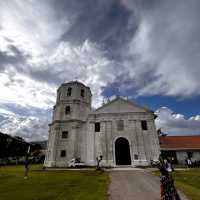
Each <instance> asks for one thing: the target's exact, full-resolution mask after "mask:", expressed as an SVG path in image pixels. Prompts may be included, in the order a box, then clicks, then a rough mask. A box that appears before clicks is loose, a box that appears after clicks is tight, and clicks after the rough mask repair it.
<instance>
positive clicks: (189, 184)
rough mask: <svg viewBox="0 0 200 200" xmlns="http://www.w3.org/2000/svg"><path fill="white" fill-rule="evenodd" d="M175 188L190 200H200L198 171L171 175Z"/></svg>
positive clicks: (199, 170) (199, 176)
mask: <svg viewBox="0 0 200 200" xmlns="http://www.w3.org/2000/svg"><path fill="white" fill-rule="evenodd" d="M173 177H174V179H175V184H176V186H177V187H178V188H179V189H180V190H181V191H183V192H184V193H185V194H186V196H188V197H189V198H190V199H191V200H200V169H190V170H186V171H177V172H175V173H173Z"/></svg>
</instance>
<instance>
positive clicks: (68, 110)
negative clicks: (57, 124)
mask: <svg viewBox="0 0 200 200" xmlns="http://www.w3.org/2000/svg"><path fill="white" fill-rule="evenodd" d="M65 114H66V115H68V114H70V106H66V107H65Z"/></svg>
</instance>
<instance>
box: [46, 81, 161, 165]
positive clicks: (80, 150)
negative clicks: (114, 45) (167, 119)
mask: <svg viewBox="0 0 200 200" xmlns="http://www.w3.org/2000/svg"><path fill="white" fill-rule="evenodd" d="M91 101H92V93H91V90H90V88H89V87H87V86H85V85H84V84H82V83H80V82H78V81H72V82H68V83H63V84H62V85H61V86H60V87H59V88H58V90H57V100H56V105H55V106H54V109H53V119H52V123H51V124H49V139H48V148H47V154H46V159H45V166H47V167H67V166H69V161H70V160H71V159H74V158H75V159H78V160H80V161H81V162H84V163H85V164H86V165H88V166H95V165H96V158H97V157H100V156H102V161H101V165H102V166H107V167H115V166H118V165H120V166H127V165H129V166H145V165H148V164H150V161H151V160H154V161H157V160H158V157H159V152H160V149H159V140H158V135H157V132H156V128H155V123H154V120H155V115H154V113H153V112H152V111H150V110H148V109H146V108H143V107H141V106H138V105H136V104H135V103H134V102H132V101H129V100H126V99H124V98H121V97H116V98H115V99H114V100H112V101H110V102H108V103H106V104H104V105H103V106H101V107H100V108H98V109H96V110H93V109H92V107H91Z"/></svg>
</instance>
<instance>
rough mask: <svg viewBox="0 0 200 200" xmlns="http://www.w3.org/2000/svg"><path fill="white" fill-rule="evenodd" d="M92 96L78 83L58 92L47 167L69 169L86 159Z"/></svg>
mask: <svg viewBox="0 0 200 200" xmlns="http://www.w3.org/2000/svg"><path fill="white" fill-rule="evenodd" d="M91 97H92V93H91V90H90V88H89V87H87V86H85V85H84V84H83V83H80V82H78V81H72V82H68V83H63V84H61V86H60V87H59V88H58V90H57V99H56V105H55V106H54V108H53V118H52V123H51V124H49V140H48V149H47V155H46V158H45V165H46V166H49V167H53V166H61V167H62V166H63V167H66V166H68V161H69V160H71V159H73V158H79V159H81V160H83V159H84V157H85V155H86V152H85V148H84V144H86V142H85V140H86V133H85V132H86V127H85V126H86V123H85V122H86V120H87V118H88V114H89V113H90V112H91Z"/></svg>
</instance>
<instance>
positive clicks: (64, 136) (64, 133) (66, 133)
mask: <svg viewBox="0 0 200 200" xmlns="http://www.w3.org/2000/svg"><path fill="white" fill-rule="evenodd" d="M62 138H64V139H66V138H68V131H63V132H62Z"/></svg>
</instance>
